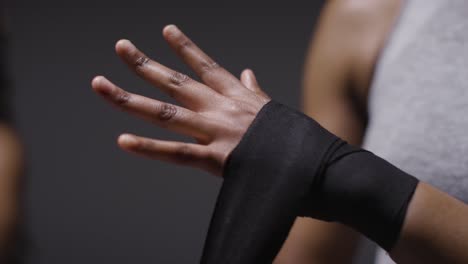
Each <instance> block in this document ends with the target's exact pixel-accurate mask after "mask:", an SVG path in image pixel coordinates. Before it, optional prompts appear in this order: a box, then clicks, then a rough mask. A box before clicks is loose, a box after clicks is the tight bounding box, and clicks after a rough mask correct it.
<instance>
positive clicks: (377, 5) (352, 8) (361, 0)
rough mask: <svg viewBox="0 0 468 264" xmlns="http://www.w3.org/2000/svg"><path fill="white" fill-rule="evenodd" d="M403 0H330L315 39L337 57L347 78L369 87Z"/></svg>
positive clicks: (356, 83)
mask: <svg viewBox="0 0 468 264" xmlns="http://www.w3.org/2000/svg"><path fill="white" fill-rule="evenodd" d="M402 3H403V0H329V1H327V3H326V4H325V6H324V8H323V11H322V14H321V17H320V21H319V24H318V28H317V36H316V38H323V39H324V40H323V41H325V42H326V43H327V46H328V49H330V48H331V49H334V53H335V54H337V55H339V56H340V58H339V59H340V60H341V63H344V64H345V65H346V66H345V67H346V69H345V73H346V74H348V76H347V77H346V79H347V80H352V81H353V82H355V83H354V86H368V85H369V82H370V79H371V78H372V73H373V68H374V66H375V64H376V62H377V59H378V55H379V53H380V52H381V49H382V48H383V46H384V43H385V41H386V40H387V37H388V36H389V34H390V32H391V29H392V27H393V24H394V22H395V20H396V19H397V17H398V16H399V13H400V10H401V5H402Z"/></svg>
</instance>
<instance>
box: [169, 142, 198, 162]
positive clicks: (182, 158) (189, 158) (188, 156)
mask: <svg viewBox="0 0 468 264" xmlns="http://www.w3.org/2000/svg"><path fill="white" fill-rule="evenodd" d="M174 157H175V159H176V160H177V161H178V162H181V163H189V162H193V161H194V160H195V159H196V158H197V156H196V154H195V153H194V151H193V150H192V149H191V148H190V147H189V146H187V145H181V146H179V147H177V149H176V150H175V153H174Z"/></svg>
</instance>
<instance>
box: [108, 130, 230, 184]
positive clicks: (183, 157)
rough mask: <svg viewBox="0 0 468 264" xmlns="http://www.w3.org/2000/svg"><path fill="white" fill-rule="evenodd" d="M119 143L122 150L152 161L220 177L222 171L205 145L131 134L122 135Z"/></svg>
mask: <svg viewBox="0 0 468 264" xmlns="http://www.w3.org/2000/svg"><path fill="white" fill-rule="evenodd" d="M117 142H118V144H119V146H120V147H121V148H123V149H125V150H127V151H130V152H133V153H136V154H139V155H142V156H145V157H148V158H151V159H157V160H162V161H167V162H172V163H176V164H180V165H186V166H192V167H197V168H200V169H204V170H207V171H209V172H212V173H215V174H218V175H219V174H220V171H221V170H220V168H221V166H220V165H219V162H217V161H216V160H215V158H214V155H212V154H211V152H210V150H209V148H208V147H207V146H204V145H198V144H193V143H184V142H174V141H165V140H157V139H150V138H144V137H138V136H135V135H130V134H123V135H121V136H120V137H119V138H118V140H117Z"/></svg>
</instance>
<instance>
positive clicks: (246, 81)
mask: <svg viewBox="0 0 468 264" xmlns="http://www.w3.org/2000/svg"><path fill="white" fill-rule="evenodd" d="M240 81H241V83H242V84H243V85H244V86H245V87H247V89H249V90H251V91H252V92H260V87H259V85H258V83H257V78H255V74H254V73H253V71H252V70H251V69H245V70H243V71H242V73H241V76H240Z"/></svg>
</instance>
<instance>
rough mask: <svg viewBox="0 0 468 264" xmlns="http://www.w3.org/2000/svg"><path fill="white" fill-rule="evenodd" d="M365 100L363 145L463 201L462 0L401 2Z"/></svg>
mask: <svg viewBox="0 0 468 264" xmlns="http://www.w3.org/2000/svg"><path fill="white" fill-rule="evenodd" d="M368 107H369V108H368V110H369V123H368V128H367V131H366V135H365V138H364V148H366V149H368V150H370V151H372V152H374V153H375V154H377V155H379V156H381V157H383V158H384V159H386V160H388V161H389V162H391V163H393V164H394V165H396V166H397V167H399V168H400V169H402V170H404V171H406V172H408V173H410V174H412V175H414V176H416V177H417V178H419V179H420V180H422V181H424V182H427V183H429V184H431V185H433V186H435V187H437V188H439V189H440V190H442V191H444V192H447V193H449V194H450V195H452V196H454V197H456V198H458V199H460V200H461V201H463V202H465V203H468V1H466V0H444V1H441V0H407V1H406V3H405V4H404V6H403V10H402V12H401V14H400V17H399V19H398V21H397V22H396V24H395V27H394V29H393V32H392V34H391V36H390V38H389V40H388V42H387V45H386V47H385V48H384V50H383V53H382V54H381V57H380V59H379V61H378V64H377V68H376V72H375V76H374V80H373V83H372V86H371V89H370V94H369V106H368ZM377 263H379V264H384V263H385V264H386V263H393V262H391V260H390V258H388V256H386V253H384V252H383V251H382V250H379V252H378V254H377Z"/></svg>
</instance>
